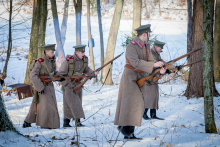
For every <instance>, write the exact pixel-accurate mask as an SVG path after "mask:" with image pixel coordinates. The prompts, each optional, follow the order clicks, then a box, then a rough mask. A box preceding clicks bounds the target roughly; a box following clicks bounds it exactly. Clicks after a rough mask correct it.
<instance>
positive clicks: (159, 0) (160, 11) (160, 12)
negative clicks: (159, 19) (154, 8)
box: [158, 0, 161, 16]
mask: <svg viewBox="0 0 220 147" xmlns="http://www.w3.org/2000/svg"><path fill="white" fill-rule="evenodd" d="M158 5H159V16H161V9H160V0H158Z"/></svg>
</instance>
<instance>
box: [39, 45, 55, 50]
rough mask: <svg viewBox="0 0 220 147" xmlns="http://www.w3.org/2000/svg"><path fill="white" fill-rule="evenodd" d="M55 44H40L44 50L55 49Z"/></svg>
mask: <svg viewBox="0 0 220 147" xmlns="http://www.w3.org/2000/svg"><path fill="white" fill-rule="evenodd" d="M55 45H56V44H46V45H44V46H42V47H43V48H44V50H52V51H55Z"/></svg>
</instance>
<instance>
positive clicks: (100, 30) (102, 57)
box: [97, 0, 104, 79]
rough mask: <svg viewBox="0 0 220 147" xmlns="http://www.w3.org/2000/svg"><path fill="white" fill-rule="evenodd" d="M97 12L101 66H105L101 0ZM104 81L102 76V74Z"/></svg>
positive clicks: (98, 1) (98, 2) (98, 0)
mask: <svg viewBox="0 0 220 147" xmlns="http://www.w3.org/2000/svg"><path fill="white" fill-rule="evenodd" d="M97 12H98V22H99V35H100V49H101V66H103V65H104V41H103V31H102V15H101V7H100V0H97ZM101 79H102V74H101Z"/></svg>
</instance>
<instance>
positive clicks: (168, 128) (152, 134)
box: [0, 13, 220, 147]
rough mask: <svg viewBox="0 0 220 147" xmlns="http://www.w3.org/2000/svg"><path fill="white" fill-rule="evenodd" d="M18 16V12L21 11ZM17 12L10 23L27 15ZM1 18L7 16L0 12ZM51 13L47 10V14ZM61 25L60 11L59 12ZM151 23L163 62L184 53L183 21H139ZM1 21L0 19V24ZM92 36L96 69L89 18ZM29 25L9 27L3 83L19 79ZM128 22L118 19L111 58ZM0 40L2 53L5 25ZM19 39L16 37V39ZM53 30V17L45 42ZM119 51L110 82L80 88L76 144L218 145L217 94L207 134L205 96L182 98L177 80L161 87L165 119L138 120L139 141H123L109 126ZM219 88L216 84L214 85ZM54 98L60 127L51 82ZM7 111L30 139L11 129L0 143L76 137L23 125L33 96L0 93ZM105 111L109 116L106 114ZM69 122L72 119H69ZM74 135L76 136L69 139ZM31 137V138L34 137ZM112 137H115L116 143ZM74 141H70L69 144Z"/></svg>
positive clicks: (71, 32) (69, 40) (106, 21)
mask: <svg viewBox="0 0 220 147" xmlns="http://www.w3.org/2000/svg"><path fill="white" fill-rule="evenodd" d="M22 14H23V13H22ZM22 14H21V15H17V16H16V17H15V19H14V20H13V21H14V22H16V21H25V20H27V19H28V18H30V17H31V15H28V14H25V17H24V15H22ZM1 17H2V18H3V17H5V18H7V17H8V14H7V15H4V14H3V15H1ZM48 17H49V18H50V17H51V14H49V16H48ZM59 20H60V24H61V22H62V15H60V16H59ZM111 21H112V18H111V17H103V18H102V23H103V32H104V34H103V35H104V44H105V49H106V46H107V40H108V35H109V30H110V25H111ZM86 22H87V21H86V17H82V44H87V43H88V37H87V36H88V33H87V23H86ZM147 23H150V24H151V25H152V30H153V32H152V34H153V35H157V38H158V40H160V41H164V42H166V46H165V48H164V50H163V51H164V52H163V53H162V57H163V59H164V60H165V61H169V60H171V59H174V58H177V57H179V56H180V55H183V54H185V53H186V30H187V22H186V21H177V20H176V21H174V20H162V19H154V20H144V19H143V20H142V24H147ZM4 24H5V22H3V21H1V22H0V25H1V26H2V25H4ZM91 25H92V35H93V38H94V39H95V47H94V58H95V66H96V68H98V67H100V44H99V32H98V18H97V17H95V16H94V17H92V18H91ZM30 26H31V20H29V21H26V22H25V23H23V24H20V25H17V26H14V27H13V29H14V31H13V38H14V40H13V47H14V48H13V51H12V55H11V58H10V60H9V66H8V71H7V75H8V77H7V78H6V80H5V82H6V85H10V84H15V83H23V81H24V77H25V72H26V66H27V65H26V64H27V58H26V56H27V55H28V48H29V41H30V36H29V34H30ZM131 28H132V20H131V19H126V18H122V20H121V22H120V27H119V32H118V37H117V42H116V48H115V56H117V55H118V54H120V53H121V52H124V51H125V48H123V47H122V46H121V44H122V42H124V41H125V35H126V34H131ZM2 34H4V35H2V37H1V38H0V43H1V48H0V51H3V50H4V48H6V47H7V42H5V43H4V40H7V28H6V29H5V30H4V32H2ZM17 38H20V39H17ZM75 40H76V38H75V16H72V15H70V16H69V18H68V26H67V35H66V42H65V45H64V49H65V54H66V55H67V54H73V52H74V49H73V48H72V46H74V45H75V44H76V43H75ZM55 42H56V40H55V34H54V29H53V21H52V19H49V20H48V23H47V33H46V44H49V43H55ZM86 55H89V50H88V48H86ZM1 58H2V59H5V58H6V54H5V53H3V54H2V55H1ZM185 62H186V59H183V60H181V61H179V62H178V63H177V64H183V63H185ZM124 63H125V58H124V55H123V56H122V57H120V58H119V59H117V61H116V62H114V65H113V81H114V83H115V84H114V85H113V86H104V87H103V89H102V90H101V92H98V93H88V92H87V91H85V90H84V91H83V108H84V111H85V116H86V119H85V120H82V121H83V124H84V125H86V127H84V128H78V134H79V141H80V143H82V144H81V146H89V147H90V146H106V147H108V146H113V145H115V146H118V147H119V146H122V145H124V146H138V147H139V146H143V147H146V146H167V147H168V146H170V147H171V146H182V147H186V146H193V147H194V146H197V147H200V146H203V147H207V146H213V147H214V146H219V147H220V135H219V134H220V115H219V114H220V113H219V109H220V101H219V99H220V97H216V98H214V106H215V121H216V127H217V129H218V134H206V133H205V127H204V104H203V103H204V99H203V98H198V99H197V98H192V99H189V100H187V98H186V97H184V96H182V94H183V93H184V90H185V89H186V83H183V82H182V81H178V82H177V83H175V84H174V83H173V82H171V83H170V84H163V85H160V102H159V106H160V109H159V110H158V117H164V118H165V120H163V121H160V120H149V121H146V120H143V121H142V125H141V127H136V129H135V135H136V136H138V137H142V138H143V140H140V141H138V140H133V141H127V140H124V139H123V136H122V135H121V134H119V133H118V131H117V129H116V126H114V124H113V121H114V116H115V109H116V104H117V95H118V88H119V84H120V78H121V74H122V71H123V68H124ZM3 67H4V61H1V62H0V69H1V70H2V69H3ZM216 86H217V89H218V91H219V92H220V84H216ZM100 87H101V84H100V83H97V84H94V85H92V83H91V82H88V83H87V84H86V86H85V88H87V89H89V90H92V91H96V90H98V89H99V88H100ZM55 88H56V98H57V102H58V109H59V115H60V123H61V126H62V125H63V120H62V119H63V102H62V92H61V90H60V87H59V86H58V85H57V83H55ZM3 99H4V102H5V105H6V108H7V111H8V113H9V115H10V117H11V120H12V122H13V123H14V125H15V127H16V128H17V130H18V131H20V132H21V133H23V134H24V135H27V136H29V138H30V139H32V140H30V139H27V138H24V137H22V136H18V135H17V134H15V133H13V132H0V146H19V147H20V146H22V147H29V146H39V145H40V146H71V144H73V143H74V142H75V141H76V130H75V127H72V128H60V129H55V130H47V129H40V127H37V126H36V125H35V124H32V126H33V127H31V128H25V129H24V128H22V124H23V121H24V119H25V117H26V115H27V113H28V111H29V107H30V104H31V101H32V98H27V99H23V100H20V101H19V100H18V98H17V95H14V94H12V95H11V96H4V97H3ZM109 111H110V115H109ZM71 125H73V126H74V123H71ZM74 138H75V139H74ZM33 140H35V141H33ZM116 140H117V141H116ZM73 145H75V144H73Z"/></svg>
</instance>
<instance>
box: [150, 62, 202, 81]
mask: <svg viewBox="0 0 220 147" xmlns="http://www.w3.org/2000/svg"><path fill="white" fill-rule="evenodd" d="M198 62H202V60H199V61H196V62H193V63H189V64H186V65H183V66H182V68H183V67H186V66H190V65H193V64H196V63H198ZM177 70H178V68H173V69H171V70H170V72H175V71H177ZM165 74H166V73H165ZM165 74H163V75H160V77H158V76H155V77H153V80H152V82H156V81H158V80H159V79H161V78H162V77H163V76H164V75H165ZM149 82H151V81H149Z"/></svg>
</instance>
